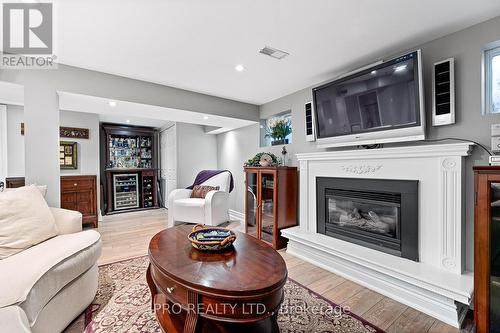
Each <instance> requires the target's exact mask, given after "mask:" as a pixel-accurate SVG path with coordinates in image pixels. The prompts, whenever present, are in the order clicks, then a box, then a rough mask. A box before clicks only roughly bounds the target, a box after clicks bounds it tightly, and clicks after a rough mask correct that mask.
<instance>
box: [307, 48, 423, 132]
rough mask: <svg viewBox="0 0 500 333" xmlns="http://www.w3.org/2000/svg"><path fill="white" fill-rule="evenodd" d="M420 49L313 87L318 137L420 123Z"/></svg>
mask: <svg viewBox="0 0 500 333" xmlns="http://www.w3.org/2000/svg"><path fill="white" fill-rule="evenodd" d="M418 67H419V61H418V54H417V51H416V52H413V53H410V54H407V55H405V56H402V57H399V58H396V59H393V60H390V61H387V62H384V63H381V64H379V65H375V66H373V67H370V68H367V69H364V70H362V71H359V72H357V73H355V74H352V75H348V76H346V77H343V78H341V79H338V80H335V81H333V82H330V83H327V84H325V85H322V86H320V87H317V88H315V89H313V97H314V105H315V115H316V130H317V131H316V133H317V137H318V139H321V138H332V137H337V136H344V135H353V134H358V133H366V132H375V131H383V130H388V129H397V128H405V127H414V126H420V122H421V119H420V105H419V98H420V96H419V94H420V89H419V68H418Z"/></svg>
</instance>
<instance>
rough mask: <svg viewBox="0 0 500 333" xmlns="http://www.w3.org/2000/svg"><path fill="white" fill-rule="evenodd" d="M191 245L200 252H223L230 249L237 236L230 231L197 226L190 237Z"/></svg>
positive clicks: (201, 225)
mask: <svg viewBox="0 0 500 333" xmlns="http://www.w3.org/2000/svg"><path fill="white" fill-rule="evenodd" d="M188 239H189V241H190V242H191V245H192V246H193V247H194V248H195V249H197V250H200V251H221V250H224V249H227V248H228V247H230V246H231V245H232V244H233V242H234V241H235V240H236V234H235V233H234V232H233V231H232V230H229V229H226V228H220V227H207V226H204V225H203V224H197V225H195V226H194V227H193V231H192V232H191V233H190V234H189V236H188Z"/></svg>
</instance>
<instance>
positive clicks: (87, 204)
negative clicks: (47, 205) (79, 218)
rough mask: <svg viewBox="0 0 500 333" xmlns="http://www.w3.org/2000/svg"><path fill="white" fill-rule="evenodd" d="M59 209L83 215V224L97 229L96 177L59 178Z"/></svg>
mask: <svg viewBox="0 0 500 333" xmlns="http://www.w3.org/2000/svg"><path fill="white" fill-rule="evenodd" d="M61 208H65V209H71V210H77V211H79V212H80V213H82V214H83V224H92V225H93V226H94V228H97V181H96V176H61Z"/></svg>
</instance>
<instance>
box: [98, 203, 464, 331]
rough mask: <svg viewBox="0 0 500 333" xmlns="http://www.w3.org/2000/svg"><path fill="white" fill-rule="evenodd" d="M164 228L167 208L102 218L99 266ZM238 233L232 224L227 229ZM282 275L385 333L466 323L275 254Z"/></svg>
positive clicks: (138, 251)
mask: <svg viewBox="0 0 500 333" xmlns="http://www.w3.org/2000/svg"><path fill="white" fill-rule="evenodd" d="M166 224H167V210H165V209H157V210H150V211H143V212H136V213H126V214H117V215H110V216H105V217H104V220H103V221H102V222H101V223H100V226H99V228H98V231H99V232H100V233H101V237H102V244H103V248H102V256H101V258H100V259H99V265H103V264H107V263H111V262H115V261H119V260H124V259H128V258H134V257H138V256H143V255H147V248H148V244H149V240H150V239H151V237H152V236H153V235H154V234H156V233H157V232H159V231H160V230H162V229H164V228H165V227H166ZM228 227H229V228H231V229H240V228H241V225H240V224H239V223H238V222H233V223H230V224H229V225H228ZM280 254H281V255H282V256H283V258H284V259H285V262H286V264H287V268H288V275H289V277H290V278H292V279H294V280H295V281H297V282H299V283H301V284H303V285H304V286H306V287H308V288H309V289H311V290H313V291H314V292H316V293H318V294H320V295H322V296H323V297H325V298H327V299H329V300H331V301H332V302H334V303H336V304H340V305H343V306H345V307H349V309H350V311H351V312H353V313H355V314H357V315H359V316H361V317H363V318H365V319H366V320H368V321H369V322H371V323H372V324H374V325H377V326H378V327H380V328H381V329H383V330H386V331H387V332H391V333H406V332H408V333H410V332H411V333H419V332H422V333H438V332H439V333H459V332H460V333H466V332H467V333H468V332H472V326H473V325H472V320H471V319H470V318H468V319H467V320H466V323H465V325H464V327H463V328H462V329H461V330H459V329H456V328H454V327H451V326H449V325H447V324H445V323H443V322H441V321H439V320H436V319H434V318H432V317H430V316H428V315H426V314H424V313H422V312H419V311H417V310H414V309H413V308H410V307H408V306H406V305H403V304H401V303H399V302H396V301H394V300H392V299H390V298H388V297H385V296H383V295H381V294H379V293H376V292H374V291H372V290H370V289H367V288H365V287H363V286H360V285H358V284H356V283H354V282H352V281H349V280H347V279H345V278H343V277H341V276H338V275H336V274H333V273H331V272H328V271H326V270H324V269H322V268H319V267H316V266H314V265H312V264H310V263H308V262H305V261H303V260H301V259H299V258H297V257H294V256H292V255H290V254H287V253H286V251H285V250H281V251H280Z"/></svg>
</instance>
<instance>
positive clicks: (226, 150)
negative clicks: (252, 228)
mask: <svg viewBox="0 0 500 333" xmlns="http://www.w3.org/2000/svg"><path fill="white" fill-rule="evenodd" d="M259 132H260V128H259V125H258V124H256V125H251V126H247V127H243V128H240V129H238V130H234V131H230V132H226V133H222V134H219V135H217V152H218V155H217V164H218V167H219V169H227V170H229V171H231V172H232V174H233V178H234V190H233V192H231V195H230V196H229V199H230V205H229V208H230V209H232V210H235V211H237V212H240V213H243V212H244V210H245V175H244V173H243V164H244V163H245V162H246V161H247V160H248V159H250V158H252V157H253V156H254V155H255V154H257V153H258V152H259V151H269V150H270V149H268V148H259V135H260V134H259ZM294 140H295V138H294Z"/></svg>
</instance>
